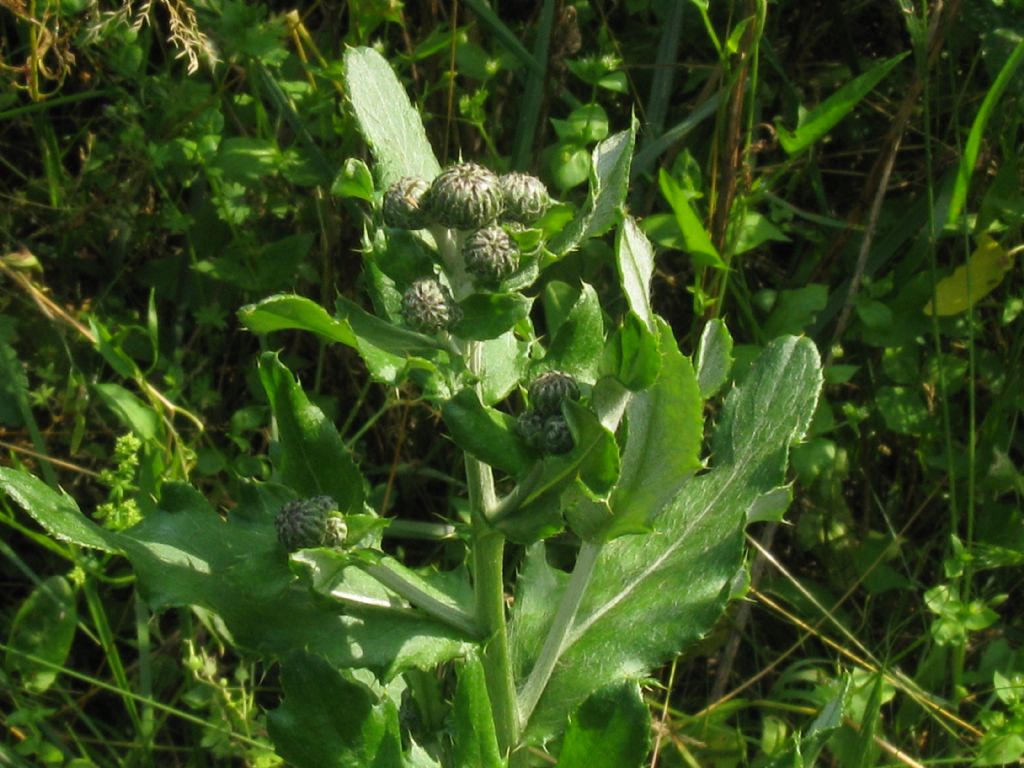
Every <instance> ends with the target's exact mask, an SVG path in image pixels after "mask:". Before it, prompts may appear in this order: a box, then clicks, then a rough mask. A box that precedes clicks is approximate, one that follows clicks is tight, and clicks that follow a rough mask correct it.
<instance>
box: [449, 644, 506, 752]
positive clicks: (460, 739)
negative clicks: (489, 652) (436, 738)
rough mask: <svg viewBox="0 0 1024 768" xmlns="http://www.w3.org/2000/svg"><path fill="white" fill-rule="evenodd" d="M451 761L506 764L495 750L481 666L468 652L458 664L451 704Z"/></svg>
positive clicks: (489, 702)
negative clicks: (453, 696) (453, 753)
mask: <svg viewBox="0 0 1024 768" xmlns="http://www.w3.org/2000/svg"><path fill="white" fill-rule="evenodd" d="M452 709H453V715H454V717H453V723H452V725H453V731H454V733H453V736H454V741H455V763H454V764H455V765H460V766H461V765H464V766H473V768H500V766H503V765H505V764H506V762H505V760H503V759H502V757H501V752H500V751H499V750H498V737H497V734H496V732H495V730H494V718H493V717H492V716H491V699H490V697H489V696H488V695H487V683H486V681H485V680H484V668H483V665H482V664H481V663H480V660H479V659H478V658H477V657H476V656H475V655H470V656H469V657H468V658H467V659H466V660H465V661H464V662H463V663H462V666H461V667H460V668H459V680H458V683H457V684H456V686H455V702H454V704H453V707H452Z"/></svg>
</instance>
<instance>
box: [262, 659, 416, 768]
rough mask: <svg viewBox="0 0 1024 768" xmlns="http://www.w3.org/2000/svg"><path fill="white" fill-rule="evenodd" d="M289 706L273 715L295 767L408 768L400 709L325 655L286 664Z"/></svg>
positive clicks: (273, 727) (279, 744)
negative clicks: (399, 722) (406, 766)
mask: <svg viewBox="0 0 1024 768" xmlns="http://www.w3.org/2000/svg"><path fill="white" fill-rule="evenodd" d="M281 687H282V688H283V689H284V703H283V704H282V705H281V706H280V707H278V708H277V709H275V710H272V711H271V712H269V713H268V714H267V725H268V728H269V730H270V738H271V739H273V741H274V747H275V749H276V750H277V753H278V754H279V755H280V756H281V757H283V758H284V759H285V760H287V761H288V762H289V763H290V764H291V765H294V766H295V768H335V767H337V768H402V766H403V760H402V735H401V732H400V730H399V725H398V708H397V707H396V706H395V704H394V702H392V701H391V699H389V698H388V697H387V696H378V695H377V694H375V693H374V692H373V691H371V690H370V689H369V688H368V687H367V686H365V685H363V684H362V683H360V682H357V681H355V680H351V679H348V678H347V677H346V676H345V675H344V674H342V673H341V672H338V670H336V669H335V668H334V667H333V666H331V664H330V663H328V662H327V661H325V660H324V659H323V658H321V657H319V656H314V655H312V654H309V653H303V652H301V651H296V652H295V653H292V654H290V655H289V656H287V657H286V658H285V659H284V660H282V662H281Z"/></svg>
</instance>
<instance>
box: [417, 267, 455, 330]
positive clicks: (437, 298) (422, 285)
mask: <svg viewBox="0 0 1024 768" xmlns="http://www.w3.org/2000/svg"><path fill="white" fill-rule="evenodd" d="M402 316H403V317H405V322H406V323H407V324H408V325H409V327H410V328H412V329H413V330H416V331H421V332H423V333H437V332H438V331H441V330H444V329H446V328H451V327H452V326H453V325H455V324H457V323H458V322H459V320H461V319H462V310H461V309H459V305H458V304H456V303H455V300H454V299H453V298H452V295H451V292H450V291H449V290H448V289H447V288H446V287H445V286H444V285H442V284H441V282H440V281H439V280H437V279H436V278H433V277H424V278H421V279H420V280H417V281H416V282H414V283H413V284H412V285H410V286H409V288H408V290H406V292H405V293H404V294H403V295H402Z"/></svg>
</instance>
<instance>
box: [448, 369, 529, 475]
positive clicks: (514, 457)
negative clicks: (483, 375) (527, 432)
mask: <svg viewBox="0 0 1024 768" xmlns="http://www.w3.org/2000/svg"><path fill="white" fill-rule="evenodd" d="M441 416H442V417H443V418H444V423H445V426H447V427H448V432H449V434H451V436H452V439H453V440H455V443H456V444H457V445H458V446H459V447H460V448H462V450H464V451H466V452H467V453H469V454H470V455H471V456H473V457H475V458H477V459H479V460H480V461H482V462H484V463H485V464H490V465H491V466H492V467H496V468H497V469H500V470H501V471H503V472H507V473H508V474H510V475H514V476H518V475H521V474H523V473H524V472H526V470H528V469H529V468H530V467H531V466H533V464H534V463H535V462H536V461H537V457H536V456H535V455H534V454H533V452H532V451H530V450H529V449H528V448H527V447H526V446H525V445H524V444H523V441H522V440H521V439H520V438H519V437H518V436H517V435H516V434H515V419H513V418H512V417H511V416H509V415H508V414H505V413H502V412H501V411H497V410H495V409H493V408H487V407H485V406H484V405H482V404H481V403H480V399H479V398H478V397H477V394H476V392H475V391H473V390H472V389H463V390H461V391H460V392H458V393H457V394H456V395H455V397H453V398H452V399H451V400H448V401H447V402H446V403H445V404H444V405H443V406H441Z"/></svg>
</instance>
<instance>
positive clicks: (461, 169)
mask: <svg viewBox="0 0 1024 768" xmlns="http://www.w3.org/2000/svg"><path fill="white" fill-rule="evenodd" d="M502 203H503V195H502V192H501V186H500V185H499V183H498V177H497V176H496V175H495V174H493V173H491V172H490V171H489V170H487V169H486V168H484V167H483V166H480V165H477V164H476V163H459V164H457V165H453V166H451V167H450V168H448V169H446V170H445V171H443V172H442V173H441V175H440V176H438V177H437V178H436V179H434V181H433V183H432V184H431V185H430V193H429V206H430V211H431V214H432V216H433V218H434V220H435V221H436V222H437V223H438V224H441V225H442V226H445V227H448V228H449V229H479V228H480V227H483V226H486V225H487V224H490V223H491V222H492V221H494V220H495V219H496V218H498V216H499V215H501V210H502Z"/></svg>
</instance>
